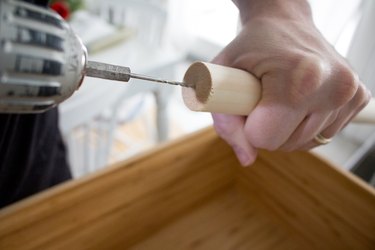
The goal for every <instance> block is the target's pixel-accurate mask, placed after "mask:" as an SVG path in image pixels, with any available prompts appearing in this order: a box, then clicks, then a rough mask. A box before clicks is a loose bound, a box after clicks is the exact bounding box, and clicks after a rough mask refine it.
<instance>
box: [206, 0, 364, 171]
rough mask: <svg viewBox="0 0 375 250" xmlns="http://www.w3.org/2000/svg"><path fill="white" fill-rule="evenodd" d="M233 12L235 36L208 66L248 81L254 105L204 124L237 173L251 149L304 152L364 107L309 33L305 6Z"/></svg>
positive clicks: (333, 58) (349, 77) (343, 69)
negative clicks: (255, 90) (255, 92)
mask: <svg viewBox="0 0 375 250" xmlns="http://www.w3.org/2000/svg"><path fill="white" fill-rule="evenodd" d="M236 4H237V5H238V7H239V9H240V13H241V19H242V23H243V28H242V30H241V32H240V33H239V34H238V36H237V37H236V38H235V39H234V40H233V41H232V42H231V43H230V44H229V45H228V46H227V47H226V48H224V50H223V51H222V52H221V53H220V54H219V55H218V56H217V57H216V58H215V59H214V60H213V62H214V63H216V64H222V65H225V66H230V67H235V68H240V69H243V70H246V71H248V72H250V73H252V74H254V75H255V76H256V77H257V78H258V79H260V81H261V86H262V97H261V99H260V101H259V103H258V105H257V106H256V108H255V109H254V110H253V111H252V112H251V114H249V115H248V116H247V117H244V116H233V115H224V114H212V117H213V120H214V127H215V129H216V131H217V133H218V134H219V135H220V136H221V137H222V138H223V139H224V140H226V141H227V142H228V144H230V145H231V146H232V148H233V150H234V151H235V153H236V155H237V157H238V159H239V160H240V162H241V164H242V165H250V164H251V163H253V162H254V160H255V159H256V155H257V149H259V148H261V149H267V150H277V149H280V150H285V151H293V150H308V149H311V148H313V147H315V146H317V145H319V144H318V143H317V141H316V140H315V139H314V138H315V136H317V135H319V134H320V135H322V136H323V137H325V138H332V137H333V136H334V135H335V134H336V133H337V132H339V131H340V130H341V129H342V128H343V127H345V125H346V124H347V123H348V122H349V121H350V120H351V119H352V118H353V117H354V116H355V115H356V114H357V113H358V112H359V111H360V110H361V109H362V108H363V107H365V105H366V104H367V103H368V101H369V100H370V97H371V94H370V92H369V91H368V90H367V89H366V87H365V86H364V85H363V84H362V83H361V82H360V80H359V79H358V76H357V75H356V74H355V73H354V72H353V71H352V70H351V68H350V66H349V65H348V63H347V62H346V61H345V60H344V59H343V58H342V57H341V56H340V55H339V54H338V53H337V52H336V51H335V50H334V48H333V47H332V46H331V45H330V44H329V43H328V42H327V41H326V40H325V39H324V38H323V37H322V35H321V34H320V33H319V31H318V30H317V29H316V27H315V26H314V23H313V21H312V18H311V12H310V8H309V6H308V4H307V2H304V1H292V0H290V1H272V0H266V1H245V0H244V1H241V0H239V1H236ZM228 84H230V83H228Z"/></svg>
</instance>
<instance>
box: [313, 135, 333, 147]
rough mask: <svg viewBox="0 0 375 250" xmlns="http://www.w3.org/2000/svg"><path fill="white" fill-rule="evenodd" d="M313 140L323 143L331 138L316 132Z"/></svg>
mask: <svg viewBox="0 0 375 250" xmlns="http://www.w3.org/2000/svg"><path fill="white" fill-rule="evenodd" d="M314 141H315V142H317V143H318V144H320V145H325V144H327V143H330V142H331V141H332V138H325V137H324V136H322V134H317V135H316V136H315V137H314Z"/></svg>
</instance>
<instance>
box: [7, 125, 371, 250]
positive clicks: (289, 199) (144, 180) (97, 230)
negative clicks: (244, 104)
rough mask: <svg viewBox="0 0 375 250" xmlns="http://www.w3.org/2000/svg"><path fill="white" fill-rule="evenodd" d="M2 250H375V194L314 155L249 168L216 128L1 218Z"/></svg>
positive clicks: (268, 156)
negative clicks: (242, 165) (238, 157)
mask: <svg viewBox="0 0 375 250" xmlns="http://www.w3.org/2000/svg"><path fill="white" fill-rule="evenodd" d="M0 249H4V250H8V249H54V250H57V249H134V250H135V249H137V250H138V249H158V250H165V249H173V250H180V249H205V250H207V249H208V250H211V249H212V250H220V249H246V250H248V249H356V250H358V249H375V192H374V190H373V189H372V188H371V187H369V186H367V185H366V184H365V183H363V182H362V181H360V180H359V179H357V178H356V177H355V176H353V175H351V174H350V173H347V172H344V171H341V170H340V169H337V168H335V167H332V166H330V165H329V164H327V163H326V162H324V161H322V160H320V159H318V158H317V157H315V156H314V155H312V154H310V153H307V152H297V153H281V152H272V153H269V152H261V153H260V156H259V158H258V160H257V162H256V164H255V165H253V166H252V167H249V168H243V167H240V166H239V165H238V163H237V160H236V158H235V156H234V155H233V153H232V151H231V149H230V148H229V147H228V146H227V145H226V144H225V143H224V142H222V141H221V140H220V139H219V138H218V137H217V136H216V134H215V132H214V131H213V129H211V128H209V129H205V130H202V131H199V132H198V133H195V134H192V135H189V136H187V137H184V138H182V139H179V140H177V141H174V142H171V143H169V144H167V145H164V146H161V147H159V148H155V149H153V150H152V151H150V152H147V153H144V154H142V155H139V156H137V157H135V158H133V159H130V160H127V161H125V162H123V163H121V164H118V165H117V166H113V167H109V168H106V169H104V170H103V171H101V172H100V173H95V174H93V175H91V176H88V177H85V178H82V179H79V180H75V181H72V182H68V183H66V184H62V185H60V186H58V187H56V188H53V189H51V190H49V191H46V192H43V193H41V194H38V195H36V196H34V197H31V198H29V199H26V200H24V201H22V202H19V203H17V204H15V205H13V206H10V207H7V208H5V209H3V210H1V211H0Z"/></svg>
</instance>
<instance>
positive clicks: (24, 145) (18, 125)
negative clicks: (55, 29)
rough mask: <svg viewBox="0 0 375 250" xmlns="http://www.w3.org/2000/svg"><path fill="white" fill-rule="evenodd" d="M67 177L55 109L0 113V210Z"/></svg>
mask: <svg viewBox="0 0 375 250" xmlns="http://www.w3.org/2000/svg"><path fill="white" fill-rule="evenodd" d="M28 2H33V3H36V4H39V5H46V4H47V2H48V1H42V0H34V1H28ZM70 178H71V173H70V170H69V166H68V163H67V160H66V150H65V146H64V143H63V140H62V137H61V133H60V131H59V128H58V112H57V109H56V108H54V109H52V110H50V111H47V112H45V113H41V114H1V113H0V208H1V207H4V206H6V205H9V204H11V203H13V202H15V201H18V200H20V199H22V198H25V197H27V196H30V195H32V194H35V193H37V192H39V191H41V190H44V189H46V188H48V187H51V186H53V185H56V184H58V183H61V182H62V181H65V180H68V179H70Z"/></svg>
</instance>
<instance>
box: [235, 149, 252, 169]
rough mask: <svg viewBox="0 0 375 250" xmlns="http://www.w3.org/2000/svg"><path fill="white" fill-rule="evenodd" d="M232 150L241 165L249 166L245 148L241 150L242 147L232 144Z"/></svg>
mask: <svg viewBox="0 0 375 250" xmlns="http://www.w3.org/2000/svg"><path fill="white" fill-rule="evenodd" d="M233 150H234V152H235V154H236V156H237V158H238V160H239V162H240V163H241V165H242V166H243V167H248V166H250V163H251V162H250V157H249V155H248V154H247V153H246V152H245V150H243V149H242V148H240V147H238V146H234V147H233Z"/></svg>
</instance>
